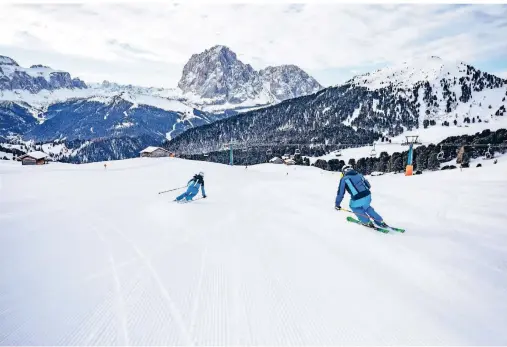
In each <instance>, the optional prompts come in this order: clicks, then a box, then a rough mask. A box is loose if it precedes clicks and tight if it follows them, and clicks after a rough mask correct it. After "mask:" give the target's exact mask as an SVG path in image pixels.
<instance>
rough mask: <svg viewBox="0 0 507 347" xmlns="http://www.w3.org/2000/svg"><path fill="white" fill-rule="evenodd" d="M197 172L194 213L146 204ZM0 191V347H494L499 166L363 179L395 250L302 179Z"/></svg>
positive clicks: (7, 173)
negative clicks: (199, 189)
mask: <svg viewBox="0 0 507 347" xmlns="http://www.w3.org/2000/svg"><path fill="white" fill-rule="evenodd" d="M199 170H204V171H205V175H206V176H205V181H206V189H207V194H208V199H201V200H198V201H195V202H192V203H190V204H176V203H174V202H172V201H171V200H172V199H173V198H174V196H175V195H176V194H173V193H167V194H161V195H159V194H157V193H158V192H159V191H162V190H166V189H169V188H173V187H178V186H182V185H184V184H185V183H186V182H187V180H188V179H189V178H190V177H191V176H192V175H193V174H194V173H196V172H197V171H199ZM287 173H288V175H287ZM0 174H1V176H0V178H1V181H0V184H1V189H0V254H1V257H2V261H1V265H0V344H1V345H192V344H194V345H343V344H345V345H421V344H425V345H505V344H506V343H507V329H506V328H505V327H506V326H507V227H506V225H507V213H506V211H505V207H506V206H507V179H506V177H507V160H505V157H502V158H500V160H499V163H498V164H497V165H487V166H484V167H483V168H470V169H467V170H463V172H460V171H459V169H458V170H453V171H445V172H436V173H429V172H425V173H424V174H423V175H421V176H414V177H404V176H402V175H399V174H398V175H394V174H393V175H384V176H378V177H371V178H370V182H371V183H372V186H373V192H374V196H373V202H374V204H373V206H374V207H375V208H376V209H377V211H378V212H380V213H381V214H382V215H383V216H384V218H385V219H386V220H387V221H388V222H390V223H392V224H393V225H395V226H400V227H404V228H406V229H407V232H406V233H405V234H399V233H394V232H393V233H389V234H381V233H378V232H375V231H371V230H369V229H367V228H364V227H361V226H358V225H355V224H352V223H347V222H346V221H345V217H346V216H347V213H344V212H338V211H335V210H334V199H335V193H336V187H337V181H338V174H333V173H331V172H324V171H321V170H319V169H316V168H313V167H286V166H282V165H270V164H264V165H258V166H251V167H249V168H248V169H245V168H244V167H229V166H225V165H219V164H212V163H203V162H196V161H184V160H180V159H174V158H160V159H148V158H143V159H132V160H125V161H114V162H108V167H107V169H104V167H103V163H93V164H84V165H70V164H58V163H54V164H50V165H46V166H40V167H28V166H21V165H20V164H19V163H13V162H1V163H0ZM199 196H200V195H199ZM347 199H348V198H347ZM347 201H348V200H347ZM344 205H345V204H344Z"/></svg>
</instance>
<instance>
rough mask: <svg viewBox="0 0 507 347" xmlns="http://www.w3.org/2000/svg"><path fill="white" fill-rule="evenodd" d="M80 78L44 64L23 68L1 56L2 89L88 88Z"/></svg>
mask: <svg viewBox="0 0 507 347" xmlns="http://www.w3.org/2000/svg"><path fill="white" fill-rule="evenodd" d="M86 87H87V86H86V84H85V83H84V82H83V81H81V80H80V79H79V78H74V79H73V78H71V76H70V74H69V73H68V72H65V71H56V70H53V69H51V68H50V67H48V66H44V65H32V66H31V67H30V68H23V67H20V66H19V65H18V63H16V61H14V60H13V59H11V58H9V57H5V56H0V90H27V91H29V92H30V93H38V92H40V91H41V90H55V89H60V88H70V89H73V88H78V89H82V88H86Z"/></svg>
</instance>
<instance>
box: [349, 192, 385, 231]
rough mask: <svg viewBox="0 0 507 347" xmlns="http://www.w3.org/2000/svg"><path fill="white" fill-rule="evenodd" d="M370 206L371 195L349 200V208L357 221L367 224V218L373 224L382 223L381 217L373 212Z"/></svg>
mask: <svg viewBox="0 0 507 347" xmlns="http://www.w3.org/2000/svg"><path fill="white" fill-rule="evenodd" d="M370 204H371V195H368V196H365V197H364V198H361V199H358V200H350V204H349V206H350V209H351V210H352V212H354V214H355V215H356V217H357V219H359V220H360V221H361V222H362V223H368V222H369V221H370V220H369V218H368V217H370V218H371V219H373V221H374V222H375V224H378V223H380V222H382V221H383V219H382V217H381V216H380V215H379V214H378V213H377V212H375V210H374V209H373V207H371V205H370Z"/></svg>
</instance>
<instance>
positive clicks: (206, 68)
mask: <svg viewBox="0 0 507 347" xmlns="http://www.w3.org/2000/svg"><path fill="white" fill-rule="evenodd" d="M178 87H179V88H180V89H181V90H182V91H183V92H184V93H185V94H187V95H189V97H190V98H192V96H197V98H200V99H202V100H203V101H204V103H206V104H212V105H222V104H228V105H241V104H244V103H247V104H248V105H255V104H258V105H266V104H273V103H276V102H280V101H283V100H286V99H289V98H295V97H299V96H302V95H307V94H311V93H315V92H317V91H319V90H320V89H322V86H321V85H320V84H319V83H318V82H317V81H316V80H315V79H313V78H312V77H310V76H309V75H308V74H307V73H305V72H304V71H303V70H301V69H300V68H299V67H297V66H295V65H283V66H276V67H268V68H266V69H264V70H261V71H256V70H254V69H253V68H252V66H250V65H249V64H244V63H243V62H241V61H240V60H239V59H238V57H237V55H236V53H234V52H233V51H232V50H231V49H230V48H228V47H226V46H222V45H218V46H214V47H212V48H210V49H207V50H205V51H204V52H202V53H199V54H194V55H192V57H191V58H190V60H189V61H188V62H187V64H185V67H184V68H183V74H182V76H181V79H180V81H179V83H178Z"/></svg>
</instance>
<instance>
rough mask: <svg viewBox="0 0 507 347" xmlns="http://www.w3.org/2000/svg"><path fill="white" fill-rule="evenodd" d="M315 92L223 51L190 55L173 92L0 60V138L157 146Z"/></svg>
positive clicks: (287, 68)
mask: <svg viewBox="0 0 507 347" xmlns="http://www.w3.org/2000/svg"><path fill="white" fill-rule="evenodd" d="M321 89H322V86H321V85H320V84H319V83H318V82H317V81H315V80H314V79H313V78H312V77H310V76H308V74H306V73H305V72H304V71H303V70H301V69H300V68H298V67H296V66H294V65H283V66H276V67H268V68H266V69H264V70H261V71H259V72H257V71H255V70H254V69H253V68H252V67H251V66H250V65H248V64H244V63H243V62H241V61H240V60H239V59H238V58H237V55H236V54H235V53H234V52H232V51H231V50H230V49H229V48H228V47H225V46H215V47H212V48H210V49H208V50H205V51H204V52H202V53H200V54H195V55H193V56H192V57H191V58H190V60H189V61H188V63H187V64H186V65H185V67H184V69H183V72H182V77H181V80H180V81H179V83H178V87H177V88H173V89H168V88H145V87H139V86H134V85H120V84H116V83H112V82H109V81H104V82H103V83H90V84H86V83H85V82H83V81H81V80H80V79H78V78H71V75H70V74H69V73H68V72H64V71H58V70H53V69H52V68H50V67H47V66H43V65H34V66H32V67H30V68H23V67H20V66H19V64H18V63H17V62H16V61H15V60H13V59H12V58H9V57H5V56H0V136H3V137H9V138H11V139H13V137H15V139H13V140H12V141H14V142H16V143H21V142H23V141H28V140H31V141H33V142H51V141H54V140H62V139H65V140H66V141H73V140H80V141H87V140H94V142H93V143H94V144H95V145H97V144H100V145H103V144H104V143H106V142H107V143H111V141H105V140H109V139H113V138H128V137H139V136H143V138H144V139H147V140H146V141H144V142H151V143H153V144H160V143H162V141H163V140H165V139H168V140H170V139H172V138H174V137H176V136H178V135H179V134H181V133H182V132H184V131H185V130H187V129H190V128H192V127H197V126H201V125H203V124H210V123H212V122H214V121H217V120H220V119H224V118H227V117H229V116H231V115H235V114H238V113H239V112H245V111H246V110H249V109H255V108H259V107H266V106H269V105H273V104H276V103H278V102H281V101H283V100H286V99H288V98H293V97H298V96H301V95H305V94H307V93H312V92H316V91H318V90H321ZM75 155H77V156H78V157H79V154H75ZM122 156H123V154H122V153H118V157H122ZM87 158H88V159H89V156H88V157H87ZM100 159H101V158H100V157H97V158H93V160H100Z"/></svg>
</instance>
